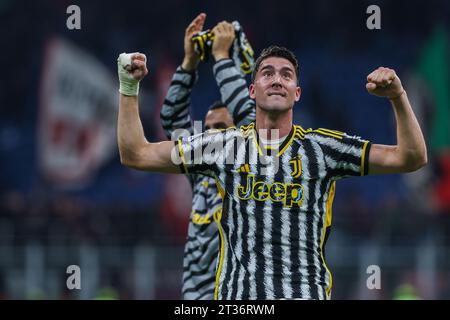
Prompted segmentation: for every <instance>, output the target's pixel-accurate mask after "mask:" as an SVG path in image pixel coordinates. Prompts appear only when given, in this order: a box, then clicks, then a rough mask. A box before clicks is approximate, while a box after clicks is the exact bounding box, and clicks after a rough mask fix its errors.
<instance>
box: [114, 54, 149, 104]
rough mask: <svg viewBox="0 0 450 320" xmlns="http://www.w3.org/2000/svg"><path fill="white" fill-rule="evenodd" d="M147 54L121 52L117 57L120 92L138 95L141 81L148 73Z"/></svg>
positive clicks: (127, 94)
mask: <svg viewBox="0 0 450 320" xmlns="http://www.w3.org/2000/svg"><path fill="white" fill-rule="evenodd" d="M146 62H147V58H146V56H145V54H142V53H139V52H135V53H129V54H127V53H121V54H120V55H119V58H117V72H118V74H119V81H120V88H119V92H120V93H122V94H123V95H126V96H137V95H138V93H139V81H141V80H142V79H143V78H144V77H145V76H146V75H147V73H148V70H147V65H146Z"/></svg>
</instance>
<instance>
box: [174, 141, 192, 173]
mask: <svg viewBox="0 0 450 320" xmlns="http://www.w3.org/2000/svg"><path fill="white" fill-rule="evenodd" d="M176 145H177V146H178V155H179V157H180V159H181V163H180V165H179V167H180V171H181V173H184V174H189V172H188V170H187V167H186V160H185V159H184V152H183V144H182V143H181V141H180V140H177V141H176Z"/></svg>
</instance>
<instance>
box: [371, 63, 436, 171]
mask: <svg viewBox="0 0 450 320" xmlns="http://www.w3.org/2000/svg"><path fill="white" fill-rule="evenodd" d="M367 82H368V83H367V84H366V88H367V91H368V92H369V93H370V94H373V95H376V96H379V97H385V98H388V99H389V101H390V102H391V105H392V107H393V109H394V114H395V119H396V123H397V145H394V146H392V145H381V144H373V145H372V147H371V149H370V153H369V174H381V173H403V172H412V171H416V170H418V169H420V168H421V167H423V166H424V165H425V164H426V163H427V150H426V145H425V140H424V138H423V134H422V131H421V129H420V126H419V123H418V122H417V119H416V116H415V115H414V112H413V109H412V107H411V104H410V103H409V100H408V96H407V94H406V91H405V89H404V88H403V86H402V84H401V81H400V79H399V77H398V76H397V75H396V73H395V71H394V70H392V69H389V68H383V67H381V68H378V69H377V70H375V71H374V72H372V73H371V74H369V75H368V76H367Z"/></svg>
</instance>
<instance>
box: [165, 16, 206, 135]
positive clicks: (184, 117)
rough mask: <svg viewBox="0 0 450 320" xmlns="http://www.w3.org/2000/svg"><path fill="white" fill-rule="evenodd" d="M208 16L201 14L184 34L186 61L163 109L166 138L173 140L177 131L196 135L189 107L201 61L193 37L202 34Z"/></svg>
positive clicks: (177, 71)
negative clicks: (181, 130) (173, 135)
mask: <svg viewBox="0 0 450 320" xmlns="http://www.w3.org/2000/svg"><path fill="white" fill-rule="evenodd" d="M205 18H206V14H204V13H201V14H199V15H198V16H197V17H196V18H195V19H194V20H193V21H192V22H191V23H190V24H189V26H188V27H187V28H186V30H185V33H184V59H183V63H182V64H181V66H179V67H178V68H177V70H176V72H175V74H174V75H173V77H172V82H171V83H170V87H169V90H168V91H167V95H166V98H165V99H164V104H163V106H162V108H161V112H160V119H161V125H162V127H163V129H164V132H165V133H166V136H167V137H168V138H169V139H171V138H172V133H173V132H174V131H175V130H177V129H185V130H188V131H189V133H190V135H192V134H193V133H194V128H193V126H192V120H191V115H190V113H189V106H190V102H191V92H192V88H193V86H194V84H195V82H196V81H197V66H198V63H199V61H200V58H199V57H198V54H197V53H196V52H195V50H194V44H193V43H192V40H191V39H192V36H193V35H194V34H195V33H197V32H200V31H201V30H202V28H203V24H204V22H205Z"/></svg>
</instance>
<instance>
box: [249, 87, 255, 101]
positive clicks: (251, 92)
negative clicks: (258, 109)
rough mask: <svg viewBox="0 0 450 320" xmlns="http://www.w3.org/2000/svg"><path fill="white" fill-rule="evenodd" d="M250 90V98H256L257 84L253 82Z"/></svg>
mask: <svg viewBox="0 0 450 320" xmlns="http://www.w3.org/2000/svg"><path fill="white" fill-rule="evenodd" d="M248 91H249V94H250V98H252V99H255V85H254V84H253V83H251V84H250V87H249V88H248Z"/></svg>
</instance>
